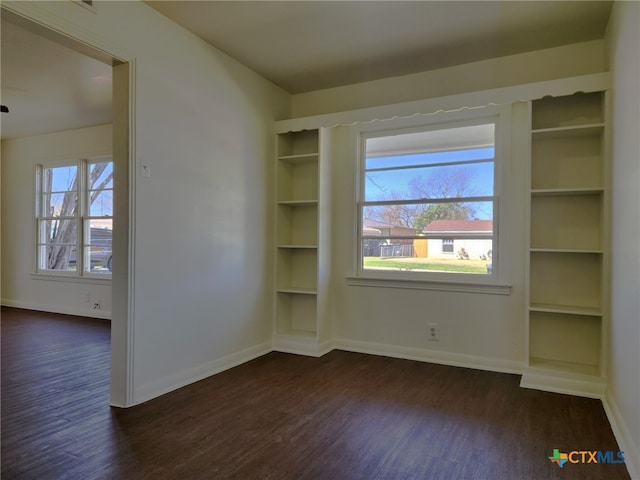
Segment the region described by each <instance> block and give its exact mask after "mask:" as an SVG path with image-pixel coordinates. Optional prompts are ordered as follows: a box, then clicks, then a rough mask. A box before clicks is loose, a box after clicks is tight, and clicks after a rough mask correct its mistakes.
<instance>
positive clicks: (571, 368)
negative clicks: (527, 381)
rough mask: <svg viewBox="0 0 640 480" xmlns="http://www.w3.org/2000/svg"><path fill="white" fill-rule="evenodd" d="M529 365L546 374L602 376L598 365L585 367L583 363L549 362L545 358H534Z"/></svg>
mask: <svg viewBox="0 0 640 480" xmlns="http://www.w3.org/2000/svg"><path fill="white" fill-rule="evenodd" d="M529 365H530V366H531V367H532V368H534V369H541V370H544V371H546V372H555V373H560V374H566V373H569V374H577V375H586V376H600V370H599V368H598V367H597V366H596V365H584V364H582V363H574V362H561V361H557V360H548V359H545V358H536V357H532V358H531V359H530V360H529Z"/></svg>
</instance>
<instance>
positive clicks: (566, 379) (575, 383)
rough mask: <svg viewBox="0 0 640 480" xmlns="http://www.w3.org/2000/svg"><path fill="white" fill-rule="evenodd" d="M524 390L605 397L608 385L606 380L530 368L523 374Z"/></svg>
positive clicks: (522, 385)
mask: <svg viewBox="0 0 640 480" xmlns="http://www.w3.org/2000/svg"><path fill="white" fill-rule="evenodd" d="M520 386H521V387H522V388H532V389H534V390H542V391H544V392H553V393H563V394H566V395H575V396H577V397H587V398H597V399H602V398H603V397H604V391H605V388H606V383H605V380H604V378H601V377H593V376H588V375H579V374H570V373H567V374H563V373H560V372H550V371H544V370H539V369H536V368H528V369H526V370H525V371H524V373H523V374H522V380H521V381H520Z"/></svg>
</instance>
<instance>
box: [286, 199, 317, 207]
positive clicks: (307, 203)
mask: <svg viewBox="0 0 640 480" xmlns="http://www.w3.org/2000/svg"><path fill="white" fill-rule="evenodd" d="M278 205H285V206H289V207H310V206H314V205H318V200H280V201H278Z"/></svg>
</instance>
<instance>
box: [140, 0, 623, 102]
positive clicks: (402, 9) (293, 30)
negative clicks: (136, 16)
mask: <svg viewBox="0 0 640 480" xmlns="http://www.w3.org/2000/svg"><path fill="white" fill-rule="evenodd" d="M146 3H147V4H149V5H151V6H152V7H153V8H155V9H156V10H158V11H159V12H161V13H163V14H164V15H166V16H167V17H168V18H170V19H171V20H173V21H175V22H176V23H179V24H180V25H182V26H183V27H185V28H186V29H187V30H190V31H191V32H193V33H195V34H196V35H198V36H200V37H201V38H203V39H204V40H206V41H207V42H209V43H210V44H212V45H214V46H216V47H218V48H219V49H221V50H222V51H224V52H226V53H227V54H229V55H230V56H231V57H233V58H235V59H237V60H239V61H240V62H241V63H243V64H245V65H247V66H248V67H250V68H251V69H252V70H255V71H256V72H258V73H260V74H261V75H263V76H264V77H266V78H268V79H270V80H271V81H272V82H274V83H276V84H277V85H280V86H281V87H282V88H284V89H285V90H287V91H289V92H291V93H300V92H306V91H312V90H319V89H324V88H329V87H335V86H338V85H345V84H350V83H356V82H361V81H366V80H374V79H379V78H386V77H391V76H397V75H403V74H408V73H415V72H421V71H425V70H431V69H435V68H442V67H445V66H450V65H458V64H462V63H468V62H474V61H478V60H482V59H487V58H494V57H499V56H504V55H511V54H516V53H522V52H526V51H532V50H538V49H543V48H550V47H555V46H559V45H566V44H570V43H576V42H582V41H587V40H593V39H600V38H603V36H604V33H605V29H606V25H607V21H608V18H609V14H610V11H611V6H612V2H600V1H451V0H449V1H219V2H218V1H216V2H206V1H205V2H203V1H147V2H146Z"/></svg>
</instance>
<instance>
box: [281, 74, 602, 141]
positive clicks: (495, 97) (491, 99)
mask: <svg viewBox="0 0 640 480" xmlns="http://www.w3.org/2000/svg"><path fill="white" fill-rule="evenodd" d="M610 84H611V75H610V74H609V73H608V72H605V73H594V74H590V75H581V76H577V77H570V78H562V79H557V80H546V81H543V82H535V83H527V84H524V85H515V86H512V87H501V88H494V89H489V90H482V91H479V92H470V93H461V94H456V95H448V96H445V97H437V98H429V99H426V100H414V101H411V102H403V103H395V104H392V105H383V106H378V107H369V108H362V109H358V110H348V111H344V112H337V113H327V114H322V115H312V116H309V117H299V118H292V119H289V120H279V121H276V122H275V125H274V130H275V133H284V132H289V131H296V130H306V129H314V128H321V127H334V126H338V125H355V124H357V123H369V122H374V121H378V120H392V119H397V118H409V117H412V116H415V115H430V114H435V113H439V112H455V111H459V110H464V109H475V108H484V107H486V106H487V105H506V104H511V103H515V102H527V101H530V100H535V99H537V98H542V97H544V96H546V95H551V96H562V95H571V94H573V93H576V92H594V91H600V90H607V89H608V88H609V86H610Z"/></svg>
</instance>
